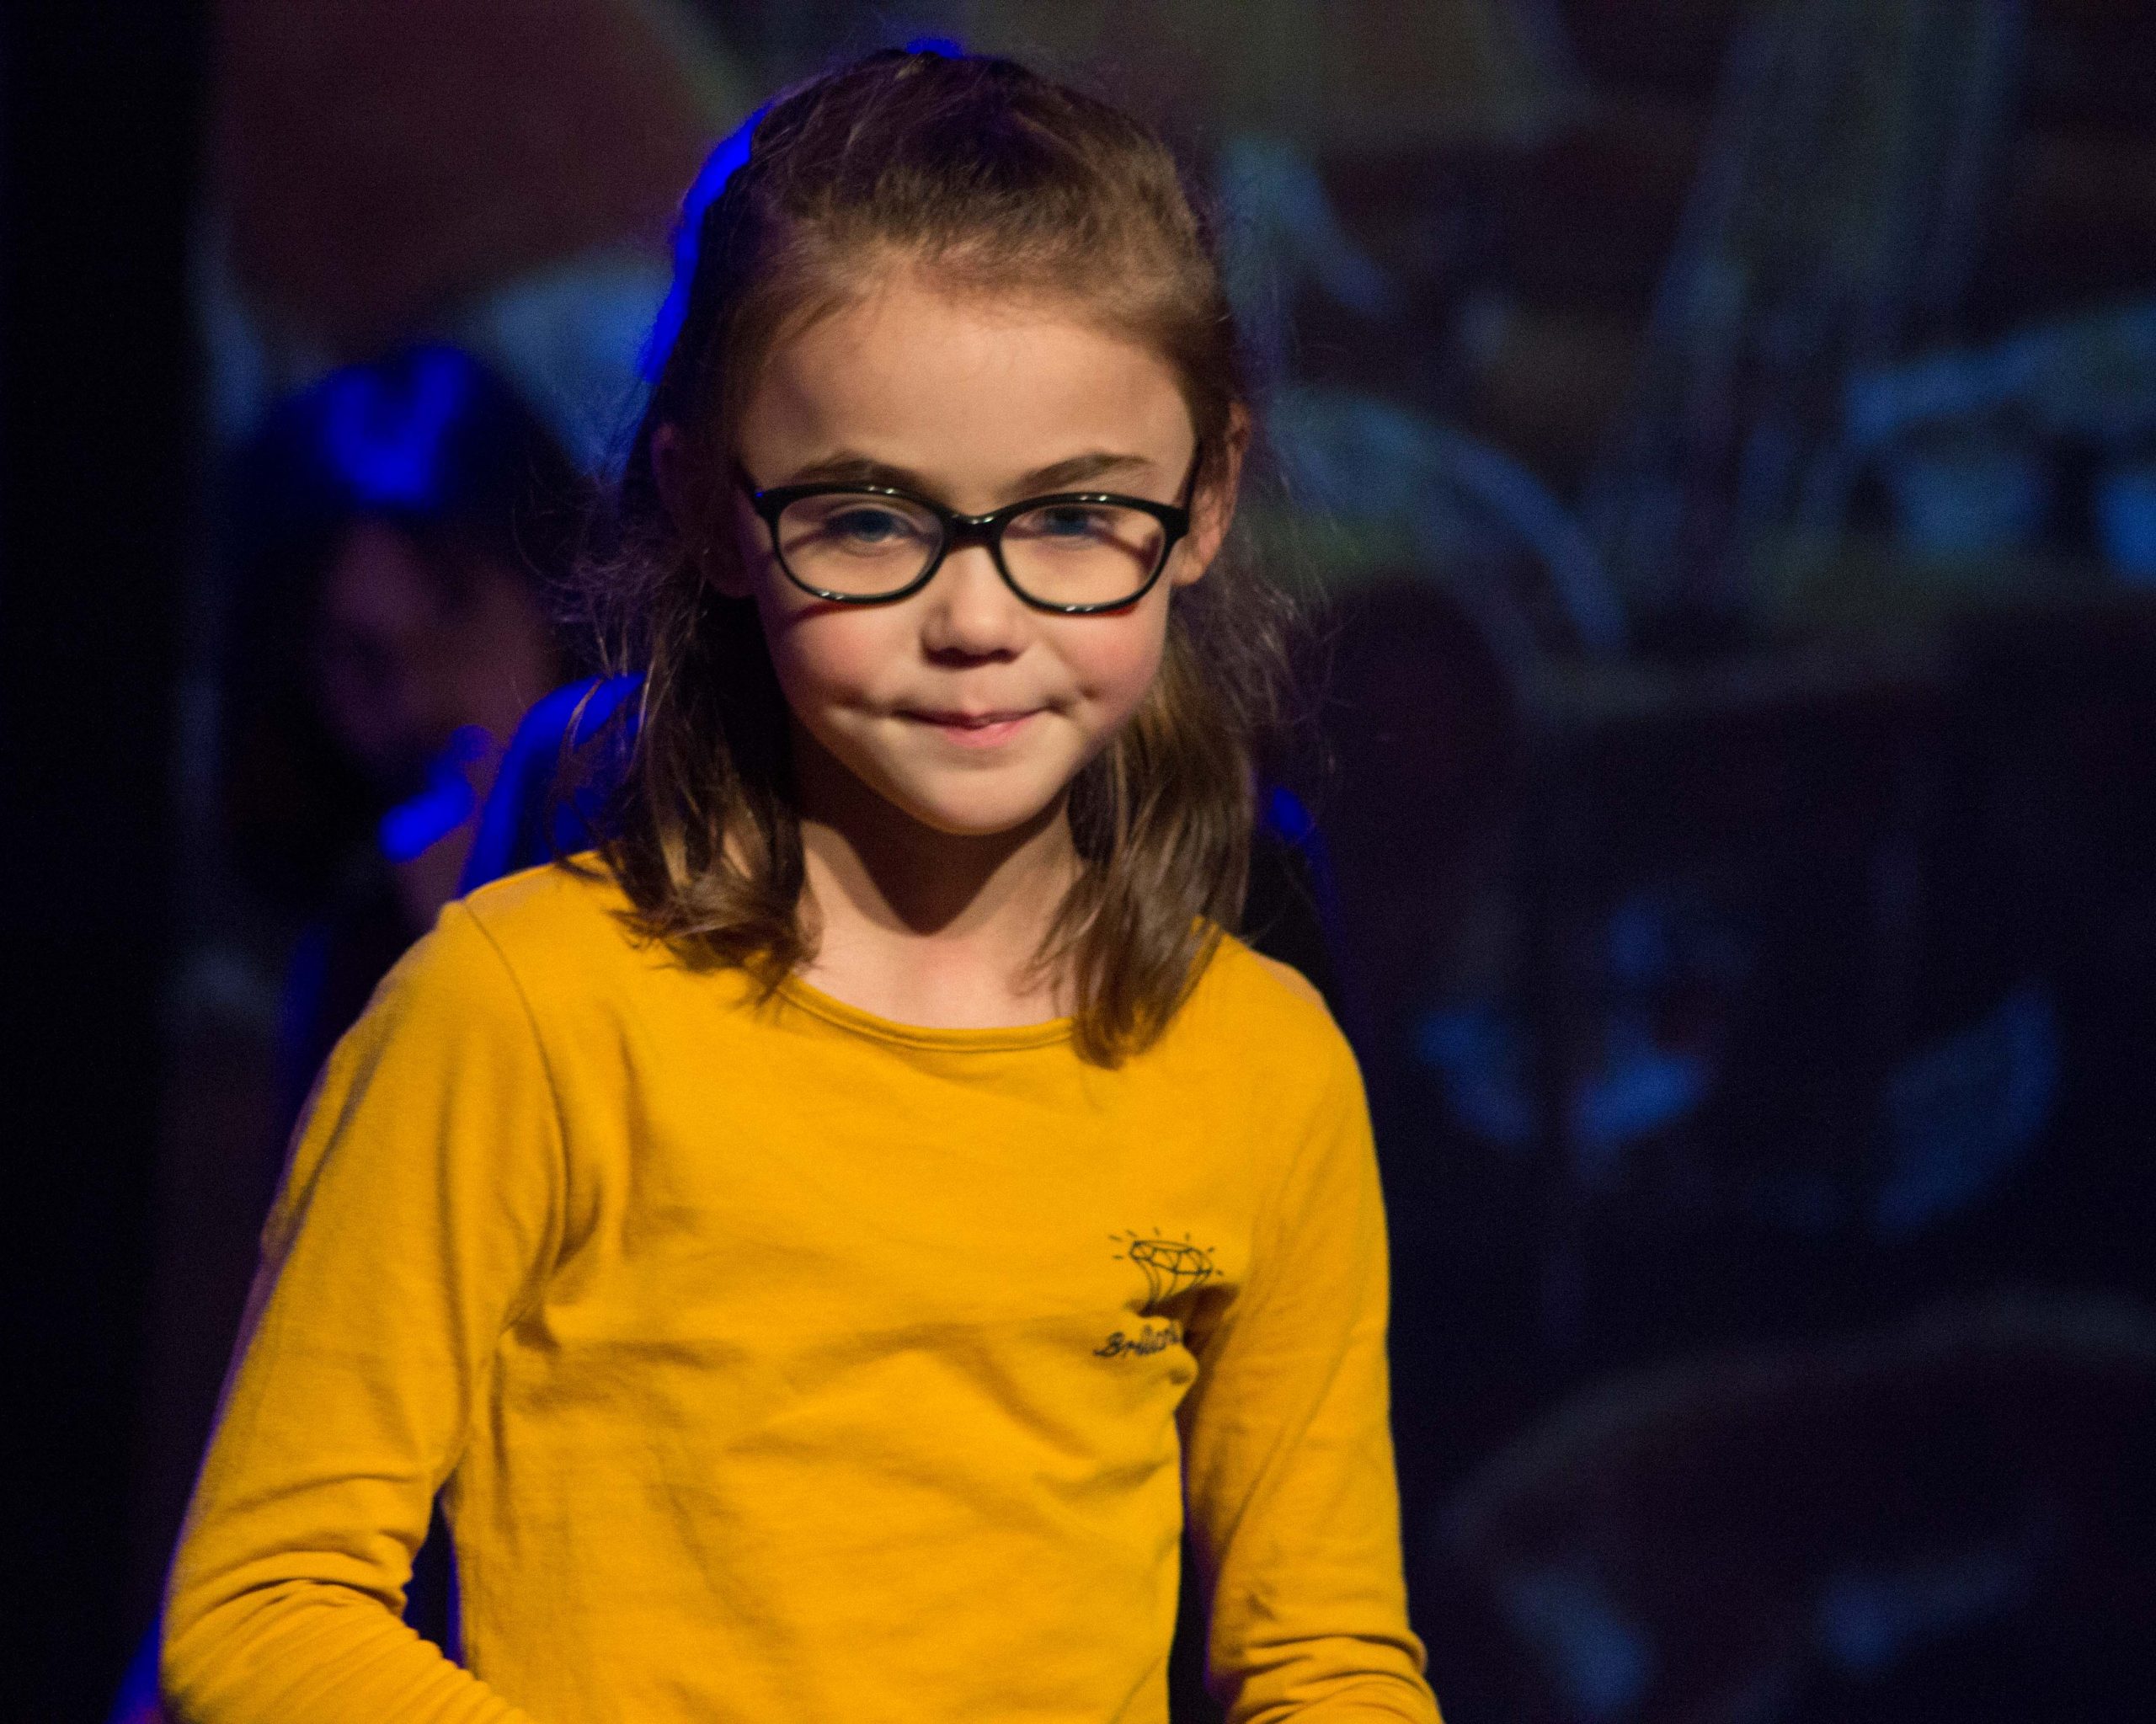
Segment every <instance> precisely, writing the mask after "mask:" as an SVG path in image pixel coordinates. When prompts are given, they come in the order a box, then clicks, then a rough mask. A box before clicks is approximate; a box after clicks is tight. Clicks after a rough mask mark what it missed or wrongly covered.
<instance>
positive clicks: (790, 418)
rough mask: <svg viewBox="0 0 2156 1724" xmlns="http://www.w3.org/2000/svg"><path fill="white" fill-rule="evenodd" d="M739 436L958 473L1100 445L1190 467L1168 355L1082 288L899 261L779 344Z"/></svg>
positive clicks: (760, 450)
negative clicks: (995, 290) (1029, 284)
mask: <svg viewBox="0 0 2156 1724" xmlns="http://www.w3.org/2000/svg"><path fill="white" fill-rule="evenodd" d="M739 437H740V443H741V446H742V452H743V453H744V456H750V457H752V458H754V457H756V456H761V457H763V458H764V459H765V460H766V461H776V462H789V461H795V460H814V459H816V458H818V457H819V456H824V455H827V454H829V453H830V452H831V451H833V450H834V449H836V448H841V447H843V448H845V449H847V450H851V451H859V452H862V453H864V454H867V455H871V456H875V457H876V458H878V459H879V460H884V461H889V462H893V463H894V464H897V465H903V466H906V467H913V468H915V469H917V470H920V471H923V472H930V471H939V470H940V471H947V472H952V473H953V475H954V476H958V475H966V474H981V475H988V474H990V473H992V472H995V471H998V470H1009V471H1025V470H1029V469H1032V468H1034V467H1042V466H1045V465H1048V464H1050V463H1052V462H1056V461H1059V460H1063V459H1066V458H1068V457H1069V456H1071V455H1072V454H1073V453H1075V452H1079V451H1094V450H1112V451H1116V452H1119V453H1122V452H1128V453H1131V454H1134V455H1138V456H1142V457H1144V458H1145V459H1146V460H1148V461H1149V462H1153V461H1157V462H1160V463H1161V464H1163V465H1166V466H1171V467H1180V465H1181V463H1182V462H1185V461H1187V458H1188V456H1189V451H1190V441H1191V437H1192V428H1191V421H1190V415H1189V412H1188V410H1187V408H1186V406H1185V404H1184V401H1183V396H1182V389H1181V387H1180V385H1179V382H1178V380H1177V376H1176V374H1175V372H1174V370H1173V369H1172V367H1171V366H1170V365H1169V364H1168V362H1167V361H1166V360H1165V359H1163V358H1162V357H1161V355H1159V354H1158V353H1156V352H1155V351H1154V350H1153V349H1152V348H1150V346H1148V345H1147V344H1145V343H1144V342H1143V341H1141V340H1139V339H1136V338H1134V336H1131V335H1129V334H1124V333H1123V332H1121V331H1119V330H1118V329H1116V328H1113V327H1112V326H1110V325H1109V324H1108V323H1107V322H1106V320H1105V319H1104V318H1102V317H1101V316H1100V315H1099V313H1098V312H1097V311H1095V310H1092V309H1091V308H1089V307H1087V306H1086V303H1085V302H1083V301H1082V300H1080V299H1078V298H1076V297H1075V296H1055V295H1053V294H1040V293H1034V294H1021V295H1012V294H1000V295H991V294H989V293H986V292H982V291H965V290H961V289H958V288H955V287H953V286H948V285H945V284H939V283H938V282H937V280H935V279H934V278H933V277H931V276H929V275H925V274H924V273H923V272H921V271H920V270H913V269H906V268H901V267H894V268H889V269H886V270H881V271H879V272H878V274H877V275H875V276H873V278H872V279H871V280H870V281H869V282H868V284H867V286H865V287H864V288H863V290H862V291H860V292H858V293H857V294H856V295H854V296H851V297H850V298H848V299H847V300H846V301H845V302H842V303H841V305H840V306H839V307H837V308H836V309H835V310H833V311H831V312H828V313H826V314H825V315H824V316H822V317H820V318H816V319H815V320H814V321H813V322H810V323H808V324H807V325H806V326H805V327H803V328H799V329H798V330H796V331H793V332H792V333H791V334H786V335H784V336H782V339H780V340H779V341H778V342H776V344H774V346H773V347H772V349H771V353H770V355H769V356H768V358H767V359H766V363H765V365H764V366H763V368H762V371H761V375H760V377H759V380H758V384H757V387H756V388H755V392H753V393H752V394H751V396H750V399H749V401H748V403H746V408H745V410H744V414H743V416H742V423H741V424H740V427H739Z"/></svg>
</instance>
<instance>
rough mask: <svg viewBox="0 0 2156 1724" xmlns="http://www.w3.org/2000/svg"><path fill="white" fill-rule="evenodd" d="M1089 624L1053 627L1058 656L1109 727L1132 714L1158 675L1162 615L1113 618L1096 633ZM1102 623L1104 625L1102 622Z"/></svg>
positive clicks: (1075, 621) (1076, 620)
mask: <svg viewBox="0 0 2156 1724" xmlns="http://www.w3.org/2000/svg"><path fill="white" fill-rule="evenodd" d="M1093 620H1094V619H1089V618H1086V617H1076V616H1074V617H1070V618H1069V619H1067V621H1065V622H1063V623H1061V624H1060V625H1059V627H1060V632H1062V634H1063V639H1062V641H1061V642H1060V643H1059V644H1060V646H1061V649H1062V652H1061V656H1062V659H1063V661H1064V663H1065V665H1066V666H1067V667H1069V670H1070V674H1071V676H1072V678H1073V680H1074V681H1075V682H1076V683H1077V684H1078V685H1079V686H1080V687H1081V688H1082V689H1084V690H1085V691H1086V694H1087V696H1088V697H1090V698H1091V700H1092V701H1093V702H1094V703H1095V704H1096V705H1097V707H1098V708H1099V710H1100V713H1101V715H1102V718H1105V719H1107V721H1108V722H1110V723H1121V722H1122V721H1123V719H1125V718H1129V716H1130V715H1131V714H1132V713H1134V712H1136V711H1137V710H1138V707H1139V702H1142V701H1143V700H1144V699H1145V691H1146V690H1147V689H1149V688H1150V687H1151V686H1153V679H1154V677H1155V676H1156V675H1159V674H1160V669H1161V655H1162V654H1163V653H1164V652H1165V651H1166V641H1167V614H1166V611H1165V610H1163V611H1159V612H1146V611H1141V612H1139V614H1138V615H1136V616H1128V617H1117V618H1115V619H1114V620H1113V623H1112V624H1111V626H1109V627H1105V628H1102V627H1097V626H1096V627H1090V628H1089V627H1087V626H1086V625H1087V623H1088V622H1091V621H1093ZM1103 620H1105V619H1103Z"/></svg>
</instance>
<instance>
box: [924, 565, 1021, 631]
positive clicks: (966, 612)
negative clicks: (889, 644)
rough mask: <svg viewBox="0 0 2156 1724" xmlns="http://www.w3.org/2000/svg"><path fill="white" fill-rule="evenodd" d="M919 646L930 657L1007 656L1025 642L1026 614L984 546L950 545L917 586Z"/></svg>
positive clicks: (1019, 600)
mask: <svg viewBox="0 0 2156 1724" xmlns="http://www.w3.org/2000/svg"><path fill="white" fill-rule="evenodd" d="M921 597H922V599H923V600H926V606H927V608H926V611H925V612H924V613H923V615H922V617H921V645H922V646H923V648H925V649H926V651H927V652H928V654H929V655H930V656H931V658H938V659H1009V658H1013V657H1015V656H1017V653H1018V651H1019V650H1020V649H1021V648H1022V647H1023V646H1024V645H1025V643H1026V639H1027V631H1028V629H1029V627H1030V618H1029V615H1028V613H1027V609H1026V606H1025V604H1024V602H1023V601H1022V600H1021V599H1020V598H1019V597H1018V595H1017V594H1016V593H1014V592H1012V591H1011V589H1010V588H1009V586H1007V585H1006V584H1005V582H1004V579H1003V576H1002V574H1001V572H999V571H998V569H997V568H996V567H995V558H993V556H992V555H991V554H990V552H989V548H988V547H987V546H985V545H964V546H960V547H957V548H955V549H953V551H952V552H951V553H950V554H949V555H948V556H947V557H946V558H944V559H943V566H942V568H938V569H937V571H936V576H935V579H932V580H931V581H930V582H929V584H928V585H927V586H926V588H924V589H923V590H922V592H921Z"/></svg>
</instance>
